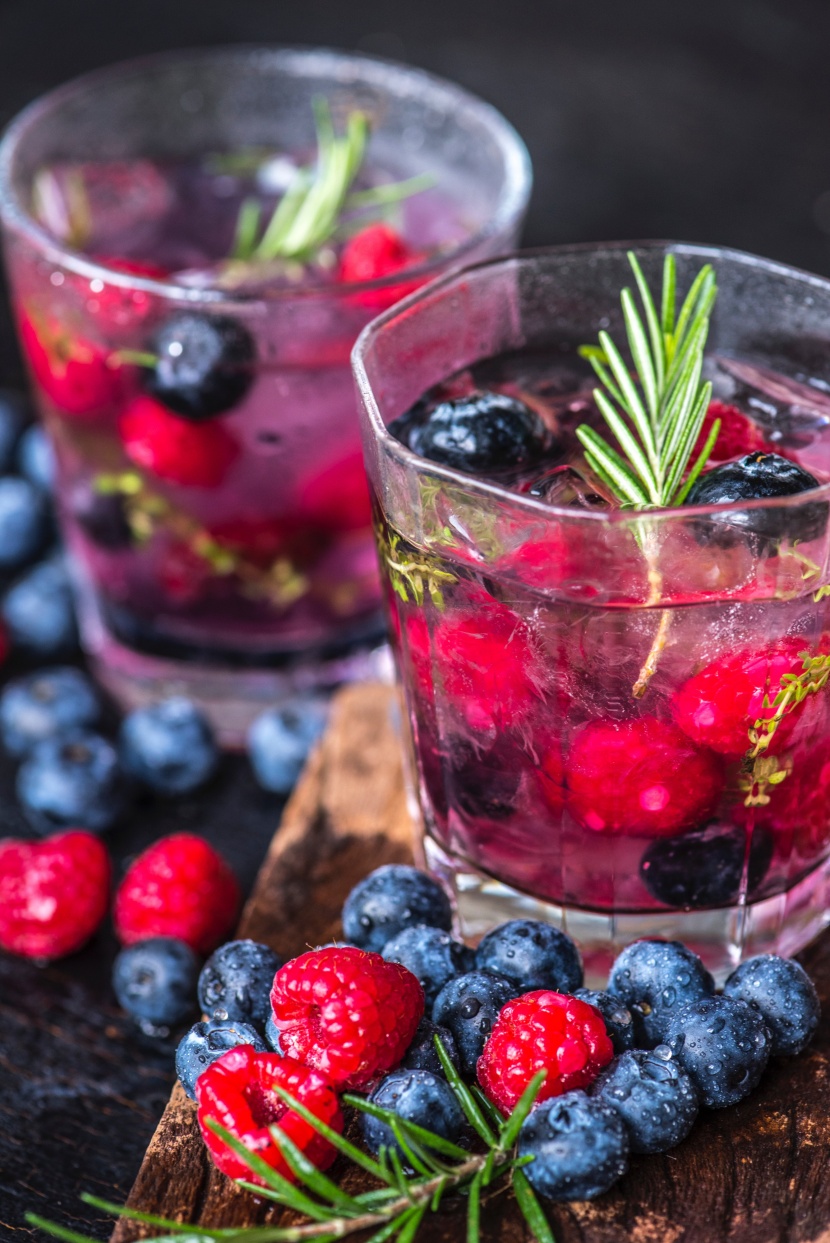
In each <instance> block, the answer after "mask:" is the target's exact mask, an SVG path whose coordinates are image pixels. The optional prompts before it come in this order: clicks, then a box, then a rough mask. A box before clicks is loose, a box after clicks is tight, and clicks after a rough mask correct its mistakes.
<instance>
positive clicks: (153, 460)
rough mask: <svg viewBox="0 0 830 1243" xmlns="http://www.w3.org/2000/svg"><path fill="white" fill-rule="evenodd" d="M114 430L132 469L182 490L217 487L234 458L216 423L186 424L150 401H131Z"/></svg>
mask: <svg viewBox="0 0 830 1243" xmlns="http://www.w3.org/2000/svg"><path fill="white" fill-rule="evenodd" d="M118 428H119V432H120V435H121V440H122V442H123V444H124V451H125V453H126V454H127V457H128V458H130V459H131V460H132V461H133V462H135V464H136V466H140V467H142V469H144V470H147V471H149V472H150V473H151V474H153V475H158V477H159V479H166V480H168V482H170V483H177V484H180V485H181V486H182V487H186V488H216V487H218V486H219V484H221V483H222V481H223V480H224V478H225V476H226V475H227V473H228V471H229V470H230V468H231V467H232V466H233V464H234V462H235V461H236V459H237V457H238V456H239V445H238V444H237V442H236V440H235V439H234V437H233V436H232V435H231V434H230V432H229V431H228V430H227V428H225V427H223V426H222V424H221V423H219V422H210V423H201V424H196V423H189V422H188V421H187V420H186V419H183V418H180V417H179V416H178V415H175V414H172V413H171V412H170V411H169V410H166V409H165V408H164V406H162V405H160V404H159V402H157V401H154V400H153V398H152V397H136V398H134V399H133V401H131V402H130V404H129V405H128V406H127V409H126V410H125V411H124V413H123V414H122V415H121V418H120V420H119V424H118Z"/></svg>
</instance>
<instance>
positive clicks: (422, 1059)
mask: <svg viewBox="0 0 830 1243" xmlns="http://www.w3.org/2000/svg"><path fill="white" fill-rule="evenodd" d="M436 1036H437V1037H438V1039H439V1040H440V1041H441V1045H442V1047H443V1049H444V1052H445V1053H446V1055H447V1057H448V1058H449V1059H450V1061H451V1062H452V1064H453V1066H454V1067H455V1069H456V1070H457V1071H459V1072H460V1070H461V1065H460V1062H459V1058H458V1049H457V1048H456V1047H455V1037H454V1036H453V1034H452V1032H451V1031H450V1029H449V1028H448V1027H440V1026H439V1025H438V1024H437V1023H432V1022H430V1020H429V1019H427V1018H423V1019H421V1021H420V1023H419V1024H418V1026H417V1028H416V1029H415V1035H414V1036H413V1037H412V1043H411V1044H410V1046H409V1048H408V1049H407V1051H406V1053H405V1054H404V1059H403V1065H404V1066H406V1067H407V1068H408V1069H409V1070H429V1071H431V1072H432V1074H433V1075H441V1076H444V1067H443V1066H442V1065H441V1059H440V1058H439V1056H438V1051H437V1049H436V1047H435V1037H436ZM444 1077H446V1076H444Z"/></svg>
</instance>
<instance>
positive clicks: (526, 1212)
mask: <svg viewBox="0 0 830 1243" xmlns="http://www.w3.org/2000/svg"><path fill="white" fill-rule="evenodd" d="M513 1194H514V1195H515V1197H516V1203H517V1204H518V1206H519V1208H520V1209H521V1211H522V1216H523V1217H524V1219H525V1221H526V1222H527V1224H528V1226H529V1227H530V1229H531V1232H532V1233H533V1236H534V1238H535V1239H536V1240H537V1243H556V1239H555V1238H554V1236H553V1231H552V1230H551V1228H550V1225H549V1224H548V1219H547V1217H546V1216H545V1214H544V1212H543V1210H542V1206H541V1205H540V1203H539V1201H538V1200H537V1199H536V1193H535V1191H534V1190H533V1188H532V1187H531V1185H530V1183H529V1182H528V1181H527V1178H526V1176H525V1175H524V1174H523V1173H522V1171H521V1170H514V1171H513Z"/></svg>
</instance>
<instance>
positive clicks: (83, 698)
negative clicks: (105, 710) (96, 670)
mask: <svg viewBox="0 0 830 1243" xmlns="http://www.w3.org/2000/svg"><path fill="white" fill-rule="evenodd" d="M100 715H101V703H100V700H99V698H98V693H97V691H96V690H95V687H94V686H93V685H92V683H91V682H90V680H89V678H88V677H87V676H86V674H84V673H82V672H81V670H80V669H73V668H72V667H71V666H67V667H60V668H56V669H40V670H38V672H37V673H30V674H29V675H28V676H27V677H23V678H17V679H16V680H15V681H14V682H9V684H8V686H7V687H6V689H5V690H4V691H3V693H2V695H0V737H2V739H3V746H4V747H5V748H6V750H7V751H8V752H9V754H10V755H15V756H21V755H25V754H26V752H27V751H30V750H31V748H32V747H33V746H34V745H35V743H37V742H42V741H43V739H44V738H51V737H52V736H53V735H54V734H60V733H65V732H66V731H67V730H69V729H75V728H89V727H90V726H92V725H97V723H98V720H99V718H100Z"/></svg>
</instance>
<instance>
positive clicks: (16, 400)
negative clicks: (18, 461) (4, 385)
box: [0, 389, 27, 475]
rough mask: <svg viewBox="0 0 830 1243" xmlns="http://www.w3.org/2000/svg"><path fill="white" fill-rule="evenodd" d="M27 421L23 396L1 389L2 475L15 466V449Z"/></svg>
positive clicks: (0, 457) (0, 464) (0, 454)
mask: <svg viewBox="0 0 830 1243" xmlns="http://www.w3.org/2000/svg"><path fill="white" fill-rule="evenodd" d="M26 422H27V416H26V405H25V402H24V401H23V399H22V397H20V396H19V394H17V393H11V392H9V391H8V390H5V389H4V390H0V475H5V474H6V473H7V472H8V471H10V470H12V469H13V468H14V459H15V449H16V448H17V446H18V444H19V443H20V436H21V433H23V429H24V427H25V426H26ZM23 434H24V435H25V433H23Z"/></svg>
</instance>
